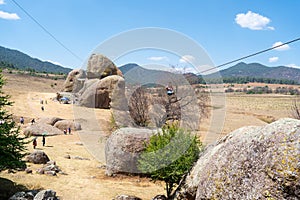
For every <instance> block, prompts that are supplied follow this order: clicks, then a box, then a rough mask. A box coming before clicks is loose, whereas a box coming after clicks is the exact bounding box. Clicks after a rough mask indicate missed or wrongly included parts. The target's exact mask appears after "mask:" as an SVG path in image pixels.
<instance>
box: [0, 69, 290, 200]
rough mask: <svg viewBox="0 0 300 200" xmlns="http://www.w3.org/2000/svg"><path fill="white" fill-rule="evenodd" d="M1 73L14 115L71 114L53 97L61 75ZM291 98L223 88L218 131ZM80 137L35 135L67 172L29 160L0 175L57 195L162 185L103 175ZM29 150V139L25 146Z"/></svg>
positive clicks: (279, 109) (90, 195)
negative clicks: (44, 170) (46, 170)
mask: <svg viewBox="0 0 300 200" xmlns="http://www.w3.org/2000/svg"><path fill="white" fill-rule="evenodd" d="M4 75H5V77H6V78H7V84H6V85H5V87H4V91H5V93H7V94H9V95H10V96H11V99H12V100H13V101H14V102H15V103H14V106H13V107H12V108H11V112H12V113H14V116H15V118H16V119H19V117H21V116H23V117H24V118H25V122H29V120H31V119H32V118H35V119H37V118H40V117H53V116H55V117H60V118H64V119H74V112H73V107H72V105H70V104H59V103H57V102H55V101H52V98H53V97H55V93H56V92H57V91H58V90H60V88H61V86H62V84H63V80H52V79H45V78H38V77H30V76H24V75H23V76H22V75H15V74H4ZM51 85H52V86H51ZM294 98H295V97H294V96H287V95H275V94H269V95H244V94H227V96H226V107H225V111H226V116H225V120H224V125H223V127H221V128H222V134H221V135H225V134H227V133H229V132H230V131H233V130H235V129H237V128H240V127H243V126H250V125H251V126H252V125H264V124H266V123H269V122H271V121H273V120H276V119H279V118H282V117H289V116H290V107H291V104H292V102H293V99H294ZM40 99H43V100H47V104H44V106H45V111H44V112H43V111H41V105H40V103H39V101H40ZM95 116H96V118H97V120H98V123H99V124H101V125H100V126H101V127H102V130H103V131H104V132H105V134H109V126H110V111H109V110H100V109H98V110H96V111H95ZM209 121H210V119H205V120H203V122H202V125H201V132H205V131H206V130H208V128H209V126H208V124H209ZM24 126H26V124H25V125H24ZM83 128H84V127H83ZM79 142H80V137H79V134H78V133H76V132H73V134H72V135H60V136H53V137H47V140H46V146H45V147H42V146H41V139H40V138H39V139H38V148H39V149H41V150H44V151H45V152H46V153H47V154H48V156H49V157H50V159H51V160H55V161H56V163H57V165H58V166H59V167H60V168H61V169H62V171H63V172H65V173H66V174H67V175H60V174H59V175H58V176H54V177H53V176H47V175H39V174H36V173H35V171H36V169H37V168H39V167H40V165H34V164H29V165H30V167H31V168H32V169H33V174H25V172H16V173H8V172H7V171H3V172H1V173H0V177H2V178H6V179H9V180H12V181H14V182H16V183H18V184H22V185H25V186H26V187H28V188H29V189H34V188H35V189H36V188H44V189H53V190H55V191H56V192H57V194H58V195H59V196H61V197H62V199H66V200H73V199H80V200H81V199H89V200H93V199H95V200H96V199H103V200H106V199H107V200H110V199H112V198H114V197H115V196H116V195H118V194H128V195H135V196H138V197H141V198H143V199H151V198H152V197H153V196H155V195H157V194H163V193H164V185H163V184H162V183H160V182H156V183H153V182H150V181H149V179H147V178H140V177H138V176H124V175H118V176H115V177H107V176H105V174H104V172H105V170H104V169H103V168H101V166H102V165H103V164H105V163H100V162H98V161H97V160H96V159H95V158H94V157H93V156H92V155H91V154H89V152H88V151H87V150H86V148H85V146H83V145H78V143H79ZM32 151H33V149H32V145H31V143H30V144H29V145H28V152H32ZM66 155H70V156H71V159H66V158H65V157H64V156H66ZM76 156H80V157H83V158H87V159H88V160H77V159H74V157H76Z"/></svg>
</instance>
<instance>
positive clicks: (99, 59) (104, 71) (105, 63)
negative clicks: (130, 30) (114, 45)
mask: <svg viewBox="0 0 300 200" xmlns="http://www.w3.org/2000/svg"><path fill="white" fill-rule="evenodd" d="M111 75H119V76H123V75H122V72H121V71H120V70H119V69H118V68H117V67H116V65H115V64H114V63H113V62H112V61H111V60H110V59H108V58H107V57H106V56H104V55H101V54H92V55H91V56H90V58H89V61H88V65H87V78H88V79H95V78H96V79H102V78H104V77H107V76H111Z"/></svg>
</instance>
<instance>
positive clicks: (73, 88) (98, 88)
mask: <svg viewBox="0 0 300 200" xmlns="http://www.w3.org/2000/svg"><path fill="white" fill-rule="evenodd" d="M119 82H121V84H119ZM123 82H124V79H123V74H122V72H121V71H120V70H119V69H118V68H117V67H116V65H115V64H114V63H113V62H112V61H111V60H110V59H108V58H107V57H105V56H104V55H101V54H92V55H91V56H90V58H89V60H88V63H87V70H86V72H85V71H84V70H82V69H80V70H78V69H74V70H73V71H71V72H70V73H69V74H68V77H67V79H66V81H65V83H64V87H63V92H72V93H73V95H74V102H75V103H76V104H78V105H80V106H84V107H89V108H110V106H111V105H110V103H111V99H112V96H113V93H114V91H115V88H116V87H118V86H120V85H124V86H125V84H123ZM123 89H124V90H125V87H124V88H123ZM117 91H118V90H117ZM118 96H119V95H118Z"/></svg>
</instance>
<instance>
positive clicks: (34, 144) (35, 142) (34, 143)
mask: <svg viewBox="0 0 300 200" xmlns="http://www.w3.org/2000/svg"><path fill="white" fill-rule="evenodd" d="M32 144H33V148H34V149H35V147H36V146H37V141H36V138H34V139H33V142H32Z"/></svg>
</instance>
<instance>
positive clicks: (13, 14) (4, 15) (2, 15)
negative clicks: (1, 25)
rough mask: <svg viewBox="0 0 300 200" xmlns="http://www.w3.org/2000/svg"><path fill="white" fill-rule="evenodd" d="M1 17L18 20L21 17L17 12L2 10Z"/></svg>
mask: <svg viewBox="0 0 300 200" xmlns="http://www.w3.org/2000/svg"><path fill="white" fill-rule="evenodd" d="M0 18H2V19H8V20H17V19H20V17H19V16H18V15H17V14H16V13H8V12H4V11H1V10H0Z"/></svg>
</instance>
